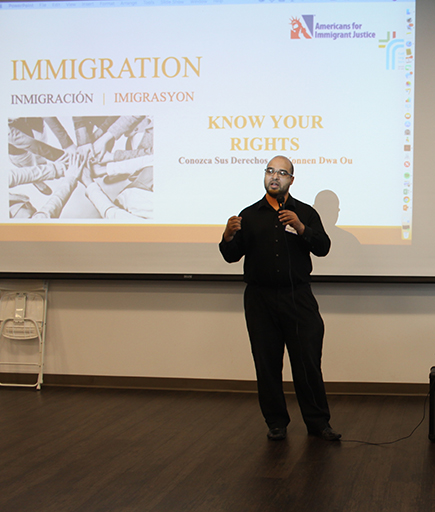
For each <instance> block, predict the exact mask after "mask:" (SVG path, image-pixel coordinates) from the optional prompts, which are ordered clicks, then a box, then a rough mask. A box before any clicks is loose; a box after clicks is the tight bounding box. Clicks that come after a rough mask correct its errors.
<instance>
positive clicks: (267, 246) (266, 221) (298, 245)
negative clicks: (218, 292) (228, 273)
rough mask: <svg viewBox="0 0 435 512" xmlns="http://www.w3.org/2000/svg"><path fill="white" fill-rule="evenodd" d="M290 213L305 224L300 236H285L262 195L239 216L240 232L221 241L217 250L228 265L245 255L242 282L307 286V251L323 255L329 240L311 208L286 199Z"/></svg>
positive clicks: (272, 210) (287, 233)
mask: <svg viewBox="0 0 435 512" xmlns="http://www.w3.org/2000/svg"><path fill="white" fill-rule="evenodd" d="M285 209H286V210H292V211H294V212H295V213H296V215H297V216H298V217H299V219H300V221H301V222H302V223H303V224H304V225H305V231H304V233H303V235H297V234H293V233H289V232H287V231H286V230H285V227H284V226H283V225H282V224H281V222H280V221H279V219H278V212H277V211H276V210H275V209H274V208H273V207H272V206H271V205H270V204H269V203H268V202H267V199H266V196H264V197H263V199H261V200H260V201H258V202H257V203H255V204H253V205H251V206H248V208H245V209H244V210H243V211H242V212H241V213H240V217H242V229H241V230H240V231H237V233H236V234H235V236H234V238H233V240H231V242H225V240H224V239H223V238H222V241H221V243H220V244H219V249H220V251H221V253H222V255H223V257H224V259H225V260H226V261H227V262H228V263H233V262H235V261H239V260H240V259H241V258H242V256H245V261H244V281H245V282H246V283H248V284H256V285H260V286H297V285H299V284H303V283H308V282H309V281H310V274H311V271H312V268H313V267H312V262H311V256H310V252H312V253H313V254H315V255H316V256H326V255H327V254H328V252H329V248H330V246H331V241H330V239H329V237H328V235H327V234H326V232H325V230H324V228H323V225H322V221H321V220H320V217H319V214H318V213H317V212H316V210H314V208H312V207H311V206H309V205H307V204H305V203H302V202H301V201H298V200H297V199H294V198H293V197H291V196H289V197H288V199H287V202H286V204H285Z"/></svg>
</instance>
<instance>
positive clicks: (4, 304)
mask: <svg viewBox="0 0 435 512" xmlns="http://www.w3.org/2000/svg"><path fill="white" fill-rule="evenodd" d="M16 284H24V283H16ZM26 285H27V286H26V287H25V288H24V287H23V288H22V287H21V286H20V287H19V288H18V286H17V287H16V288H15V287H14V285H13V283H9V282H8V283H6V284H5V283H1V284H0V368H1V369H2V372H3V370H6V369H7V370H8V371H6V372H5V373H1V374H0V376H3V377H5V376H6V374H12V371H11V368H20V369H22V370H25V371H19V372H18V374H16V375H15V374H12V375H14V376H15V377H17V378H16V380H20V379H19V375H21V374H23V373H25V374H34V373H35V370H36V373H37V376H36V382H34V383H30V384H27V383H25V384H23V383H18V382H9V379H6V380H8V382H0V386H23V387H36V389H41V384H42V381H43V370H44V345H45V327H46V317H47V292H48V282H47V281H44V282H42V283H35V282H30V283H29V282H27V283H26ZM35 342H37V343H38V347H37V349H36V347H35V346H34V345H35ZM29 370H30V371H29ZM31 370H33V371H31ZM2 380H3V379H2Z"/></svg>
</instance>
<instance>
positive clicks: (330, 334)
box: [45, 280, 435, 383]
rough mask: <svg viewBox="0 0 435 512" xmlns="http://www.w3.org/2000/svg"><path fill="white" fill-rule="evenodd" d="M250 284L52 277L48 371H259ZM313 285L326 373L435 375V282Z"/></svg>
mask: <svg viewBox="0 0 435 512" xmlns="http://www.w3.org/2000/svg"><path fill="white" fill-rule="evenodd" d="M243 289H244V285H243V284H242V283H212V282H210V283H206V282H205V283H184V282H164V281H162V282H147V281H138V282H132V281H130V282H126V281H121V282H120V281H101V282H100V281H91V280H89V281H60V280H59V281H51V282H50V291H49V309H48V324H47V343H46V365H45V373H52V374H67V375H68V374H71V375H112V376H147V377H180V378H183V377H184V378H209V379H236V380H237V379H241V380H254V379H255V375H254V371H253V364H252V361H251V354H250V348H249V342H248V338H247V334H246V328H245V324H244V317H243V304H242V300H243ZM313 289H314V292H315V294H316V296H317V299H318V301H319V304H320V308H321V311H322V314H323V318H324V320H325V324H326V336H325V345H324V358H323V370H324V377H325V381H329V382H406V383H426V382H427V381H428V373H429V370H430V367H431V366H434V365H435V315H434V314H433V313H434V312H435V285H429V284H412V285H411V284H334V283H327V284H326V283H322V284H320V283H317V284H314V285H313ZM288 367H289V365H288V362H286V368H285V376H286V378H287V379H290V372H289V368H288Z"/></svg>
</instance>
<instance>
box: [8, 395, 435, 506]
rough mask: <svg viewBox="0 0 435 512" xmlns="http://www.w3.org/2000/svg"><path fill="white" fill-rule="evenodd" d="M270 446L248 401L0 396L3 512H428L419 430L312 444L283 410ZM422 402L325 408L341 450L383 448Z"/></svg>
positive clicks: (425, 457)
mask: <svg viewBox="0 0 435 512" xmlns="http://www.w3.org/2000/svg"><path fill="white" fill-rule="evenodd" d="M288 402H289V409H290V411H291V413H292V414H293V421H292V423H291V425H290V428H289V436H288V439H287V440H286V441H284V442H272V441H268V440H267V438H266V427H265V425H264V423H263V419H262V417H261V416H260V412H259V408H258V405H257V399H256V396H255V395H253V394H242V393H240V394H236V393H212V392H210V393H205V392H188V391H178V392H177V391H137V390H96V389H72V388H52V387H45V388H43V389H42V391H40V392H37V391H34V390H29V389H18V388H1V389H0V408H1V415H0V453H1V466H0V511H1V512H27V511H31V512H70V511H71V512H147V511H152V512H184V511H195V512H275V511H276V512H278V511H279V512H289V511H291V512H292V511H294V512H308V511H310V512H378V511H379V512H390V511H391V512H401V511H403V512H432V511H435V443H431V442H430V441H429V440H428V419H427V416H426V420H425V422H424V423H423V424H422V426H421V427H420V428H419V429H418V430H417V431H416V432H415V434H414V435H413V436H412V437H411V438H410V439H407V440H405V441H402V442H399V443H397V444H391V445H384V446H372V445H364V444H361V443H357V442H342V443H328V442H326V441H322V440H320V439H317V438H312V437H308V436H307V435H306V432H305V428H304V425H303V424H302V421H301V419H300V414H299V411H298V409H297V405H296V402H295V399H294V397H293V396H289V397H288ZM423 403H424V398H421V397H344V396H336V397H330V406H331V412H332V418H333V420H332V425H333V426H334V428H336V429H337V430H339V431H341V432H342V434H343V439H344V440H351V439H360V440H366V441H371V442H385V441H391V440H394V439H396V438H399V437H402V436H404V435H407V434H409V433H410V432H411V431H412V429H413V428H414V427H415V426H416V425H417V423H418V422H419V421H420V419H421V418H422V414H423Z"/></svg>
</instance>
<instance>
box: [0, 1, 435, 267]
mask: <svg viewBox="0 0 435 512" xmlns="http://www.w3.org/2000/svg"><path fill="white" fill-rule="evenodd" d="M434 4H435V3H434V2H433V1H431V0H417V2H415V1H412V0H411V1H409V0H407V1H402V0H388V1H384V0H374V1H370V2H368V1H359V2H358V1H352V0H349V1H327V0H325V1H317V2H312V1H290V0H283V1H276V2H273V1H261V0H260V1H259V0H257V1H254V0H251V1H248V0H246V1H227V0H220V1H218V0H152V1H139V0H138V1H128V2H127V1H107V2H106V1H66V2H62V1H60V2H47V1H46V2H1V3H0V7H1V8H0V38H1V43H2V45H1V46H2V53H1V55H0V70H1V72H0V88H1V96H0V101H1V112H2V117H3V121H2V122H1V123H0V140H1V141H2V142H1V150H0V161H1V164H2V170H3V172H2V173H1V182H0V194H1V197H2V200H1V203H0V204H1V212H0V216H1V219H0V223H1V226H0V233H1V234H0V272H2V273H4V274H5V275H7V274H8V273H43V274H53V275H56V274H58V273H66V274H100V273H101V274H143V275H146V274H149V275H187V276H191V275H203V276H207V275H208V276H225V275H239V274H241V273H242V262H240V263H237V264H233V265H228V264H226V263H225V262H224V261H223V260H222V258H221V256H220V253H219V251H218V243H219V241H220V239H221V236H222V232H223V229H224V225H225V223H226V221H227V219H228V218H229V217H230V216H231V215H236V214H238V213H239V212H240V211H241V210H242V209H243V208H244V207H245V206H247V205H249V204H252V203H254V202H256V201H257V200H258V199H260V198H261V197H262V196H263V195H264V185H263V180H264V169H265V167H266V165H267V162H268V161H269V160H270V159H271V158H272V157H273V156H275V155H281V154H282V155H286V156H288V157H289V158H290V159H291V160H292V161H293V163H294V168H295V182H294V184H293V185H292V187H291V193H292V195H293V196H294V197H296V198H297V199H299V200H301V201H304V202H306V203H308V204H311V205H314V207H315V208H316V209H317V211H318V212H319V213H320V215H321V217H322V220H323V223H324V226H325V228H326V230H327V232H328V234H329V235H330V237H331V239H332V249H331V252H330V254H329V255H328V256H327V257H326V258H315V257H313V263H314V273H315V274H317V275H324V276H343V275H350V276H434V275H435V258H434V254H435V252H434V250H435V242H434V240H435V236H434V234H435V233H434V232H435V229H434V227H433V221H432V219H433V218H434V213H435V201H434V199H433V193H432V191H433V185H434V181H435V180H434V177H433V174H434V173H433V171H432V161H431V158H430V156H431V154H432V152H431V148H432V146H433V144H434V143H435V130H434V121H433V119H434V115H435V102H434V90H435V89H434V87H435V80H434V76H435V71H434V67H435V66H434V59H433V48H435V35H434V31H433V22H434V21H435V8H434Z"/></svg>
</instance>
